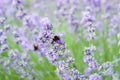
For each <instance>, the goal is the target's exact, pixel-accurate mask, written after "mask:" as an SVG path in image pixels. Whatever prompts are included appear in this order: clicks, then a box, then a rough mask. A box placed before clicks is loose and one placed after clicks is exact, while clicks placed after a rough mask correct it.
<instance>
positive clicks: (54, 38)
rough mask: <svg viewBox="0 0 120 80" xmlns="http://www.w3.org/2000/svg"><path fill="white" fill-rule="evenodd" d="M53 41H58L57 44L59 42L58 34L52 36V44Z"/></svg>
mask: <svg viewBox="0 0 120 80" xmlns="http://www.w3.org/2000/svg"><path fill="white" fill-rule="evenodd" d="M54 42H56V43H58V44H61V42H60V37H59V36H57V35H55V36H54V37H53V39H52V42H51V43H52V44H53V43H54Z"/></svg>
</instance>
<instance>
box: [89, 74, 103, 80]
mask: <svg viewBox="0 0 120 80" xmlns="http://www.w3.org/2000/svg"><path fill="white" fill-rule="evenodd" d="M89 80H102V76H101V75H99V74H97V73H94V74H91V75H90V76H89Z"/></svg>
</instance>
